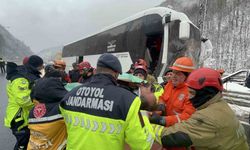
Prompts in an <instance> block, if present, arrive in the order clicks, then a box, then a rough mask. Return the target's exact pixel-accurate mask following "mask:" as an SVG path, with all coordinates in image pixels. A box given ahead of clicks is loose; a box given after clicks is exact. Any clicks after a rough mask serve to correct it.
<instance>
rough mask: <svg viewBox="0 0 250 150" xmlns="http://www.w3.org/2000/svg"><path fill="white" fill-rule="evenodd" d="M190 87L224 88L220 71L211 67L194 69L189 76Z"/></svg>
mask: <svg viewBox="0 0 250 150" xmlns="http://www.w3.org/2000/svg"><path fill="white" fill-rule="evenodd" d="M186 84H187V86H188V87H190V88H192V89H195V90H200V89H202V88H204V87H214V88H216V89H218V90H219V91H222V90H223V84H222V81H221V75H220V74H219V72H218V71H216V70H214V69H210V68H200V69H197V70H194V71H193V72H192V73H191V74H190V75H189V76H188V78H187V81H186Z"/></svg>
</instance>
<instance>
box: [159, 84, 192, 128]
mask: <svg viewBox="0 0 250 150" xmlns="http://www.w3.org/2000/svg"><path fill="white" fill-rule="evenodd" d="M188 96H189V93H188V87H187V86H186V85H185V83H183V84H181V85H179V86H178V87H174V86H173V84H172V82H168V84H167V85H166V86H165V88H164V93H163V94H162V96H161V97H160V101H162V102H164V103H165V104H166V124H167V126H171V125H173V124H175V123H177V122H180V121H181V120H187V119H188V118H189V117H190V116H191V115H192V114H193V113H194V112H195V108H194V107H193V105H192V103H191V102H190V101H189V98H188Z"/></svg>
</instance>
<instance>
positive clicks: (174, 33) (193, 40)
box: [167, 20, 200, 65]
mask: <svg viewBox="0 0 250 150" xmlns="http://www.w3.org/2000/svg"><path fill="white" fill-rule="evenodd" d="M179 25H180V21H179V20H176V21H172V22H170V23H169V37H171V38H169V45H168V62H167V64H169V65H172V64H173V62H174V61H175V60H176V59H177V58H179V57H182V56H188V57H191V58H192V59H193V61H194V63H195V64H196V65H198V63H197V62H198V61H199V55H200V31H199V29H197V28H195V27H194V26H193V25H192V24H190V38H189V39H188V40H181V39H179Z"/></svg>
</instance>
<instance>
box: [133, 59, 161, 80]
mask: <svg viewBox="0 0 250 150" xmlns="http://www.w3.org/2000/svg"><path fill="white" fill-rule="evenodd" d="M136 66H144V67H145V68H148V64H147V62H146V61H145V60H144V59H138V60H137V61H136V62H135V64H134V67H136ZM147 71H148V70H147ZM146 80H147V81H148V83H149V84H154V83H157V81H156V79H155V77H154V76H153V75H151V74H148V75H147V79H146Z"/></svg>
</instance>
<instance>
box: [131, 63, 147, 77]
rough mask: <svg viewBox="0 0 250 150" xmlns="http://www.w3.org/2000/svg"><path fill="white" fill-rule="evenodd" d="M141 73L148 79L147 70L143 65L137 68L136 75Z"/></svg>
mask: <svg viewBox="0 0 250 150" xmlns="http://www.w3.org/2000/svg"><path fill="white" fill-rule="evenodd" d="M138 73H141V74H142V75H143V76H144V77H145V78H147V75H148V73H147V68H146V67H145V66H143V65H139V66H135V69H134V75H137V74H138Z"/></svg>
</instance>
